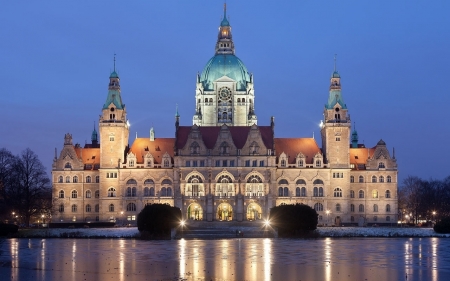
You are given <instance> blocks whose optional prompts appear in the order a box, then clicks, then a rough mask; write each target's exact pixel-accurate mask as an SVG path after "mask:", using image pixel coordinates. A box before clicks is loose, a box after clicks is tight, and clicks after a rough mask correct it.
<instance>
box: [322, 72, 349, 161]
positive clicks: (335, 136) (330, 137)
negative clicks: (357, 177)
mask: <svg viewBox="0 0 450 281" xmlns="http://www.w3.org/2000/svg"><path fill="white" fill-rule="evenodd" d="M323 116H324V120H323V122H322V124H321V136H322V150H323V153H324V156H325V157H326V162H327V163H328V166H329V167H330V168H348V167H349V165H350V162H349V152H350V130H351V123H350V122H351V121H350V115H349V114H348V110H347V105H346V104H345V103H344V99H343V98H342V93H341V76H340V75H339V73H338V72H337V70H336V63H335V67H334V72H333V74H332V75H331V80H330V91H329V96H328V102H327V103H326V104H325V108H324V112H323Z"/></svg>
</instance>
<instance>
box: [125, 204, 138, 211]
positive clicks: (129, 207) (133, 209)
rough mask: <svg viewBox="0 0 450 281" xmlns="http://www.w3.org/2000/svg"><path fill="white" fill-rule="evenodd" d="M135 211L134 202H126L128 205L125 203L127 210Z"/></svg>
mask: <svg viewBox="0 0 450 281" xmlns="http://www.w3.org/2000/svg"><path fill="white" fill-rule="evenodd" d="M135 211H136V204H134V203H128V205H127V212H135Z"/></svg>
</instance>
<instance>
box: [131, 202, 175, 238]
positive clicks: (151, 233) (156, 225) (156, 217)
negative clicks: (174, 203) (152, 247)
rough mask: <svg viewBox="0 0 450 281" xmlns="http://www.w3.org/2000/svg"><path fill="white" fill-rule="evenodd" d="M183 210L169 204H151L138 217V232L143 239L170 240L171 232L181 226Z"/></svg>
mask: <svg viewBox="0 0 450 281" xmlns="http://www.w3.org/2000/svg"><path fill="white" fill-rule="evenodd" d="M181 219H182V216H181V210H180V208H177V207H171V206H170V205H167V204H149V205H146V206H145V207H144V209H142V211H141V212H140V213H139V214H138V217H137V226H138V230H139V231H140V232H141V236H142V237H143V238H148V239H170V230H171V229H172V228H176V227H178V226H179V225H180V221H181Z"/></svg>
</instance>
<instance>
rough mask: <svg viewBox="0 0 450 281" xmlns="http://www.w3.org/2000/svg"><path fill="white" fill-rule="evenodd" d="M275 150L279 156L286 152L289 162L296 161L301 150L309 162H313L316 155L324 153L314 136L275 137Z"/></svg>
mask: <svg viewBox="0 0 450 281" xmlns="http://www.w3.org/2000/svg"><path fill="white" fill-rule="evenodd" d="M275 150H276V152H277V157H279V156H280V154H281V153H283V152H284V153H285V154H286V155H287V156H288V163H289V164H294V163H295V157H296V156H297V154H298V153H300V152H301V153H303V154H304V155H305V157H306V163H308V164H310V163H312V162H313V158H314V155H316V154H317V153H322V151H321V150H320V148H319V146H318V145H317V143H316V140H315V139H313V138H275Z"/></svg>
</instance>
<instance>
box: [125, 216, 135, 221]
mask: <svg viewBox="0 0 450 281" xmlns="http://www.w3.org/2000/svg"><path fill="white" fill-rule="evenodd" d="M127 220H129V221H135V220H136V216H127Z"/></svg>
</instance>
